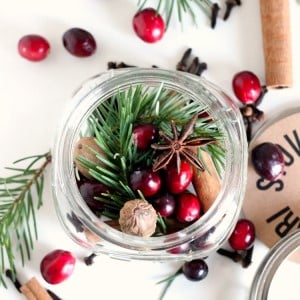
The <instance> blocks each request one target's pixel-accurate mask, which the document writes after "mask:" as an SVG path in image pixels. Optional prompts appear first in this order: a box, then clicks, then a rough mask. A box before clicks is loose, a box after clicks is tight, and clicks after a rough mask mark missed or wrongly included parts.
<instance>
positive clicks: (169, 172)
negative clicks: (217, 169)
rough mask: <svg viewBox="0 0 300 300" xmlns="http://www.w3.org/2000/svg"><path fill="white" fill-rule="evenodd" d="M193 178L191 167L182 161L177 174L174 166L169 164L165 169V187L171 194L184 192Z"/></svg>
mask: <svg viewBox="0 0 300 300" xmlns="http://www.w3.org/2000/svg"><path fill="white" fill-rule="evenodd" d="M192 177H193V169H192V167H191V165H190V164H189V163H188V162H187V161H185V160H182V161H181V164H180V171H179V172H178V170H177V167H176V164H169V165H168V166H167V167H166V185H167V187H168V190H169V191H170V192H171V193H172V194H179V193H182V192H183V191H185V190H186V188H187V187H188V186H189V185H190V183H191V181H192Z"/></svg>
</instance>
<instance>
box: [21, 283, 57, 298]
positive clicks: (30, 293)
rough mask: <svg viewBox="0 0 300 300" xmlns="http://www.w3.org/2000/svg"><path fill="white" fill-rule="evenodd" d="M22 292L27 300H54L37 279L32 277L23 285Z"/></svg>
mask: <svg viewBox="0 0 300 300" xmlns="http://www.w3.org/2000/svg"><path fill="white" fill-rule="evenodd" d="M20 291H21V292H22V294H23V295H24V296H25V297H26V299H27V300H52V297H51V296H50V295H49V294H48V292H47V291H46V289H44V288H43V287H42V286H41V285H40V283H39V282H38V280H37V279H36V278H35V277H32V278H31V279H30V280H29V281H27V282H26V283H25V284H24V285H22V286H21V287H20Z"/></svg>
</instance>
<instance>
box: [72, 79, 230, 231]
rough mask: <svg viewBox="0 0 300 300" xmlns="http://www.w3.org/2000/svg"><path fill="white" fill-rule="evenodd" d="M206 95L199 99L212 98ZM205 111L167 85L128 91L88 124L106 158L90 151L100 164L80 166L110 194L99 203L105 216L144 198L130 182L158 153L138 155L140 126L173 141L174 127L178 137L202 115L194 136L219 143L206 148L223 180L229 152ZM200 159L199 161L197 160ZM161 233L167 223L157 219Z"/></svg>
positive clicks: (102, 107) (109, 101) (81, 159)
mask: <svg viewBox="0 0 300 300" xmlns="http://www.w3.org/2000/svg"><path fill="white" fill-rule="evenodd" d="M209 96H210V95H208V94H207V93H206V92H205V91H203V94H201V97H203V98H204V99H205V97H209ZM206 111H207V107H206V105H205V104H203V105H201V104H200V103H199V102H196V101H191V100H190V98H189V96H188V95H184V94H181V93H176V92H175V91H174V90H173V89H171V88H166V87H164V84H161V85H160V86H158V87H156V88H151V87H147V86H145V85H141V84H140V85H136V86H130V87H129V88H128V90H120V91H118V92H117V93H116V94H115V95H113V96H112V97H111V98H109V99H107V100H106V101H105V102H102V103H101V104H100V105H99V106H98V107H97V108H96V109H95V111H94V112H93V113H92V114H91V116H90V117H89V119H88V122H87V123H88V126H89V127H90V130H89V132H93V133H94V136H95V141H96V143H97V144H98V146H99V147H100V148H101V150H102V152H104V153H105V155H103V153H97V151H96V150H93V149H92V148H90V151H92V152H93V154H94V155H95V156H96V158H97V159H98V160H99V161H100V162H101V163H100V164H99V163H97V162H93V161H90V160H88V159H87V158H85V157H82V156H79V157H76V158H75V159H76V160H78V161H79V162H80V163H81V164H82V165H83V166H84V167H85V168H86V169H88V171H89V174H90V175H91V176H92V177H93V178H94V179H95V180H97V181H99V182H101V183H102V184H104V185H106V186H107V187H108V189H109V190H111V191H113V193H112V194H109V193H108V194H102V195H100V196H99V197H97V199H96V200H98V201H100V202H102V204H103V206H104V211H103V212H101V214H102V215H105V216H114V218H115V219H116V218H118V212H119V210H120V209H121V207H122V206H123V204H124V203H125V202H126V201H128V200H132V199H137V198H142V199H143V197H141V195H140V194H139V191H133V190H132V189H131V188H130V184H129V181H130V180H129V178H130V175H131V174H132V172H133V171H135V170H136V169H137V168H139V167H142V168H147V167H152V166H153V161H154V158H155V155H156V153H155V151H153V149H152V148H150V149H148V150H144V151H139V150H138V149H137V146H136V145H135V143H134V142H133V129H134V128H135V126H136V125H140V124H142V123H148V124H153V125H155V126H156V127H157V128H158V129H159V130H162V131H163V132H164V133H165V134H167V135H169V136H172V134H173V133H172V128H171V121H172V120H173V121H174V122H175V123H176V126H177V127H178V132H179V131H180V130H181V128H182V127H183V126H185V125H186V124H187V122H188V121H189V120H190V119H191V118H192V117H193V116H194V115H195V114H198V115H199V116H201V114H203V115H204V117H199V119H198V120H197V122H196V124H195V128H194V133H193V134H192V135H191V137H193V136H203V137H213V138H215V139H216V141H217V142H216V143H213V144H210V145H208V146H206V147H203V150H204V151H207V152H208V153H209V154H210V155H211V156H214V157H213V162H214V163H215V165H216V169H217V170H218V172H220V173H219V174H221V171H222V164H224V154H225V151H224V149H223V148H222V146H221V145H222V144H223V133H222V131H221V129H220V127H219V126H218V123H217V122H215V121H214V120H213V119H212V118H210V117H207V116H206V114H205V112H206ZM199 159H201V157H199ZM158 226H159V228H160V231H161V232H165V231H166V224H165V222H164V219H163V218H161V217H159V218H158Z"/></svg>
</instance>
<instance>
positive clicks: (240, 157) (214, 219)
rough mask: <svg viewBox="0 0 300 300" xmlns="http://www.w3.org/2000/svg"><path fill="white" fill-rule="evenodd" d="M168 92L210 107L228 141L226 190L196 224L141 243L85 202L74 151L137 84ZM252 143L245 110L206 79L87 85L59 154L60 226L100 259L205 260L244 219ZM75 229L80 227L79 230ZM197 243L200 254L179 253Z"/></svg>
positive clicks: (159, 75) (101, 80) (159, 74)
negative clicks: (102, 110) (93, 121)
mask: <svg viewBox="0 0 300 300" xmlns="http://www.w3.org/2000/svg"><path fill="white" fill-rule="evenodd" d="M162 83H163V85H164V87H165V88H168V89H170V90H173V91H176V92H177V93H181V94H184V95H187V96H188V97H189V99H191V100H192V101H196V103H199V105H201V106H203V107H206V110H207V112H208V113H209V115H210V116H211V117H212V118H213V119H214V120H218V126H219V128H220V130H221V131H222V133H223V135H224V147H225V149H226V151H225V167H224V172H223V174H222V181H221V190H220V193H219V194H218V196H217V198H216V200H215V201H214V203H213V205H212V206H211V207H210V208H209V210H208V211H207V212H206V213H205V214H204V215H203V216H202V217H200V218H199V219H198V220H197V221H196V222H194V223H193V224H191V225H189V226H188V227H186V228H184V229H182V230H180V231H178V232H175V233H172V234H168V235H162V236H155V237H147V238H145V237H138V236H133V235H129V234H125V233H122V232H120V231H119V230H116V229H114V228H113V227H111V226H109V225H107V224H106V223H105V222H103V221H101V220H100V219H99V218H98V217H97V216H96V215H95V214H93V212H92V211H91V210H90V209H89V208H88V206H87V205H86V203H85V202H84V201H83V199H82V197H81V195H80V193H79V190H78V187H77V185H76V179H75V174H74V166H73V161H74V157H73V149H74V145H75V143H76V141H77V140H78V138H79V136H80V134H81V132H82V130H83V128H84V126H85V124H86V121H87V118H88V117H89V116H90V114H91V113H92V112H93V111H94V110H95V108H96V107H97V106H98V105H99V104H100V103H102V102H103V101H106V100H107V99H109V98H110V97H111V96H112V95H114V94H116V93H117V92H118V91H120V90H121V91H124V90H128V88H129V87H131V86H135V85H137V84H145V85H147V86H150V87H159V86H161V84H162ZM247 154H248V153H247V141H246V135H245V130H244V124H243V119H242V116H241V114H240V111H239V108H238V107H237V106H236V105H235V104H234V102H233V101H232V100H231V99H230V98H229V97H228V96H227V95H226V94H225V93H224V92H223V91H222V90H221V89H220V88H218V87H216V86H215V85H214V84H212V83H210V82H208V81H207V80H205V79H204V78H202V77H199V76H195V75H191V74H188V73H184V72H178V71H167V70H162V69H154V68H153V69H140V68H128V69H122V70H109V71H107V72H105V73H102V74H99V75H97V76H95V77H93V78H91V79H89V80H87V81H86V82H85V83H84V84H83V85H82V86H81V87H80V88H79V89H78V90H77V92H76V93H75V95H74V97H73V98H72V101H71V105H70V107H69V108H68V111H67V113H66V116H65V119H64V120H63V123H62V127H61V128H60V130H59V132H58V136H57V139H56V142H55V145H54V149H53V173H52V174H53V176H52V182H53V194H54V199H55V206H56V209H57V213H58V217H59V220H60V221H61V224H62V226H63V228H64V229H65V231H66V232H67V233H68V235H69V236H70V237H71V238H72V239H73V240H74V241H75V242H77V243H78V244H80V245H82V246H84V247H86V248H88V249H90V250H92V251H93V252H94V253H95V254H98V253H105V254H107V255H109V256H112V257H114V258H120V259H128V260H130V259H142V260H159V261H167V260H177V261H178V260H190V259H195V258H198V257H205V256H207V255H209V254H210V253H211V252H212V251H215V250H216V249H217V248H219V247H220V246H221V245H222V244H223V243H224V242H225V241H226V240H227V239H228V237H229V235H230V234H231V232H232V230H233V227H234V225H235V223H236V221H237V219H238V217H239V215H240V211H241V207H242V200H243V197H244V190H245V182H246V172H247ZM74 221H75V223H76V224H77V225H79V226H76V224H75V223H74ZM74 224H75V226H74ZM194 240H197V241H198V245H197V248H196V249H189V251H187V252H186V253H181V251H176V249H179V248H180V247H183V246H184V245H187V244H190V243H191V242H192V241H194Z"/></svg>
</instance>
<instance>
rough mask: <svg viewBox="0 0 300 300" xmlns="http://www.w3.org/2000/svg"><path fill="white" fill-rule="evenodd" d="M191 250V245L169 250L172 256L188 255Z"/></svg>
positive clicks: (186, 244) (187, 244)
mask: <svg viewBox="0 0 300 300" xmlns="http://www.w3.org/2000/svg"><path fill="white" fill-rule="evenodd" d="M190 250H191V246H190V243H184V244H181V245H179V246H176V247H174V248H171V249H169V250H168V252H169V253H171V254H181V253H187V252H189V251H190Z"/></svg>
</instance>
